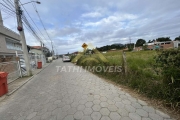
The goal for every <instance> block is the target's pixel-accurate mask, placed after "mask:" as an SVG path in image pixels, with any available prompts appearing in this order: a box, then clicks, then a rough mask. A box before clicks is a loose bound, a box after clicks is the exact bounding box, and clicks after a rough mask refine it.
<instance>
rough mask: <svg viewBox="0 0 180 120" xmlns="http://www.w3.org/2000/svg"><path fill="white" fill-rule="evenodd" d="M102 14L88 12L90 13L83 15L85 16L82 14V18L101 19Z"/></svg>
mask: <svg viewBox="0 0 180 120" xmlns="http://www.w3.org/2000/svg"><path fill="white" fill-rule="evenodd" d="M101 16H102V14H101V13H99V12H90V13H85V14H82V17H87V18H88V17H91V18H95V17H96V18H97V17H101Z"/></svg>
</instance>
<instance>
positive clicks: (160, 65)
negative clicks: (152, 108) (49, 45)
mask: <svg viewBox="0 0 180 120" xmlns="http://www.w3.org/2000/svg"><path fill="white" fill-rule="evenodd" d="M122 53H123V52H122V50H118V51H113V52H107V53H104V54H101V53H100V52H98V51H95V54H92V55H83V54H78V55H77V56H74V57H72V62H75V63H76V64H77V65H80V66H83V67H85V66H91V67H93V66H122V72H107V71H106V72H105V71H104V70H102V71H100V72H97V71H94V73H95V74H97V75H100V76H101V77H104V78H106V79H109V80H111V81H114V82H116V83H118V84H123V85H126V86H129V87H131V88H133V89H135V90H137V91H138V92H139V93H142V94H144V95H146V96H147V97H149V98H156V99H161V100H163V101H164V103H165V105H166V106H170V107H174V108H177V109H180V50H177V49H176V50H165V51H138V52H129V51H127V52H125V56H126V62H127V73H126V74H125V73H124V61H123V58H122ZM109 69H110V68H109Z"/></svg>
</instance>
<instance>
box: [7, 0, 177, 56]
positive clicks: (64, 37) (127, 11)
mask: <svg viewBox="0 0 180 120" xmlns="http://www.w3.org/2000/svg"><path fill="white" fill-rule="evenodd" d="M39 1H40V2H41V3H42V4H40V5H37V8H38V12H39V14H40V16H41V19H42V20H43V23H44V25H45V27H46V29H47V32H48V33H49V36H50V37H51V39H52V40H53V43H54V46H56V47H57V50H58V51H59V53H67V52H74V51H77V50H78V49H80V48H81V45H82V43H84V42H86V43H92V44H94V45H95V46H98V47H100V46H103V45H107V44H113V43H127V42H129V37H131V39H132V42H135V41H136V40H137V39H138V38H144V39H145V40H149V39H156V38H158V37H162V36H167V37H169V36H170V37H171V38H172V39H173V38H174V37H176V36H179V35H180V33H179V31H180V24H179V21H180V10H179V4H180V1H178V0H158V1H153V0H144V1H139V0H111V1H109V0H90V1H85V0H76V1H72V0H61V1H59V0H51V1H44V0H39ZM21 2H22V3H25V2H27V0H21ZM24 7H25V8H26V10H27V11H28V13H29V14H30V16H31V17H32V19H33V20H34V21H35V23H36V25H37V26H38V28H39V29H40V31H41V32H42V33H43V35H44V36H45V39H46V40H47V41H46V40H44V42H45V44H46V45H47V46H48V47H49V48H50V49H51V45H50V43H49V38H48V37H47V35H46V32H45V31H44V29H43V27H42V24H41V23H40V21H39V18H38V16H37V14H36V12H35V10H34V8H33V6H32V4H26V5H25V6H24ZM26 16H27V15H26ZM27 19H28V20H29V22H30V23H31V25H32V26H33V27H34V28H36V27H35V26H34V24H33V23H32V21H31V20H30V18H29V17H27ZM15 23H16V21H15V18H13V17H12V18H8V19H5V20H4V24H5V25H6V26H7V27H8V28H11V29H13V30H15V31H16V28H17V25H16V24H15ZM37 33H38V34H39V36H41V34H40V33H39V32H38V31H37ZM42 38H43V36H42ZM26 39H27V43H28V44H32V45H36V44H37V45H38V44H39V42H38V41H37V40H36V39H35V38H34V37H32V35H31V34H30V33H29V32H28V31H26Z"/></svg>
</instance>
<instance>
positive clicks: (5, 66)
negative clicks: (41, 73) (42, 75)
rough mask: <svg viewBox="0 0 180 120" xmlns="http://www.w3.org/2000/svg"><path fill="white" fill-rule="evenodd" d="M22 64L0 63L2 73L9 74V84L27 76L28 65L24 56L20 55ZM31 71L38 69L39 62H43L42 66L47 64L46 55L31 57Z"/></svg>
mask: <svg viewBox="0 0 180 120" xmlns="http://www.w3.org/2000/svg"><path fill="white" fill-rule="evenodd" d="M18 56H19V58H20V62H19V63H18V61H9V62H0V71H3V72H7V73H8V83H10V82H12V81H14V80H16V79H18V78H19V77H20V76H21V75H22V76H26V75H27V73H26V65H25V60H24V57H23V55H18ZM29 60H30V65H31V70H32V71H33V70H36V69H37V62H38V61H42V66H43V65H45V63H46V58H45V56H44V55H29Z"/></svg>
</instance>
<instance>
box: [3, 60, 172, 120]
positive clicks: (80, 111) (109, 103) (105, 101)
mask: <svg viewBox="0 0 180 120" xmlns="http://www.w3.org/2000/svg"><path fill="white" fill-rule="evenodd" d="M56 66H75V65H73V64H72V63H68V62H65V63H63V62H62V60H61V59H59V60H56V61H53V63H51V64H50V65H49V66H48V67H47V68H46V69H44V70H43V71H42V72H40V73H39V74H38V75H36V76H35V77H34V78H33V79H32V80H30V81H29V82H28V83H27V84H25V85H24V86H23V87H22V88H20V89H19V90H18V91H17V92H15V93H14V94H12V95H11V96H10V97H8V98H7V99H5V100H4V101H3V102H1V103H0V120H170V119H171V118H170V116H169V115H167V114H165V113H163V112H161V111H159V110H156V109H154V108H153V107H151V106H149V105H148V104H147V103H146V102H144V101H142V100H140V99H135V98H134V97H133V96H131V95H130V94H128V93H126V92H124V91H122V90H121V89H120V88H118V87H117V86H114V85H113V84H110V83H107V82H106V81H104V80H102V78H99V77H97V76H96V75H94V74H92V73H90V72H84V71H82V72H76V71H74V72H73V71H67V72H65V71H61V72H57V67H56Z"/></svg>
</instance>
